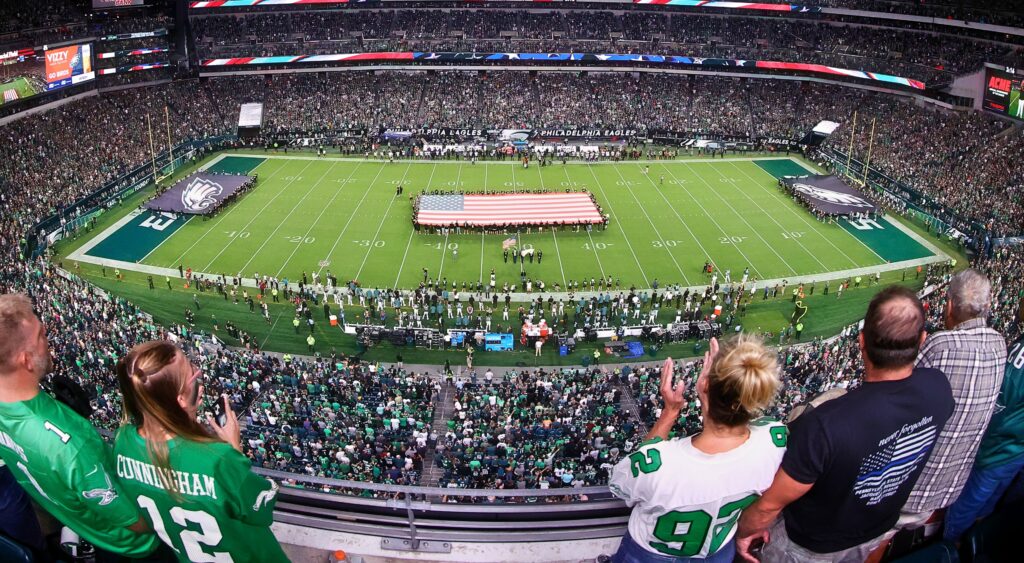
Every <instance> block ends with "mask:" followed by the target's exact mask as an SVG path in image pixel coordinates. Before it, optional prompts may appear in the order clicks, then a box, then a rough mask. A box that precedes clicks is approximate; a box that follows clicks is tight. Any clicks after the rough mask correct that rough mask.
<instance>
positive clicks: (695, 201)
mask: <svg viewBox="0 0 1024 563" xmlns="http://www.w3.org/2000/svg"><path fill="white" fill-rule="evenodd" d="M661 167H662V168H664V169H665V171H666V172H668V173H669V175H670V176H672V179H673V180H675V181H676V184H677V185H678V186H679V187H681V188H683V191H684V192H686V195H688V196H690V199H692V200H693V202H694V203H696V204H697V207H700V209H701V211H703V212H704V215H705V216H706V217H707V218H708V219H711V222H712V223H714V224H715V226H716V227H718V232H720V233H722V235H723V236H724V237H726V238H729V237H730V236H731V235H730V234H729V233H727V232H726V231H725V229H723V228H722V225H721V224H720V223H719V222H718V221H716V220H715V217H714V215H712V214H710V213H708V210H707V208H706V207H704V204H703V203H701V202H700V200H699V199H697V198H696V197H694V195H693V193H692V192H690V190H689V188H687V187H686V183H685V182H681V181H679V177H678V176H676V174H675V172H672V169H671V168H669V167H668V166H665V165H664V164H662V165H661ZM704 183H705V184H707V182H704ZM709 187H710V186H709ZM732 245H733V247H734V248H735V249H736V252H738V253H739V255H740V256H742V257H743V259H744V260H746V261H747V265H748V266H750V267H751V268H752V269H753V270H754V273H755V274H757V277H759V278H762V279H763V278H764V275H762V274H761V271H760V270H758V269H757V266H756V265H754V263H753V262H752V261H751V260H750V258H749V257H747V255H746V254H745V253H744V252H743V250H742V249H741V248H740V247H739V245H738V244H735V243H732ZM708 259H709V260H711V263H712V264H714V263H715V261H714V259H712V258H711V255H708ZM715 265H716V267H717V264H715ZM718 269H721V268H718Z"/></svg>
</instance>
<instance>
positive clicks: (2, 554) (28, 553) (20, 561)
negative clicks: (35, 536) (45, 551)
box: [0, 535, 36, 563]
mask: <svg viewBox="0 0 1024 563" xmlns="http://www.w3.org/2000/svg"><path fill="white" fill-rule="evenodd" d="M35 560H36V558H35V556H33V555H32V550H30V549H29V548H27V547H25V546H23V545H21V544H20V543H18V542H16V541H14V540H12V539H11V538H8V537H7V536H4V535H0V561H3V562H4V563H33V562H34V561H35Z"/></svg>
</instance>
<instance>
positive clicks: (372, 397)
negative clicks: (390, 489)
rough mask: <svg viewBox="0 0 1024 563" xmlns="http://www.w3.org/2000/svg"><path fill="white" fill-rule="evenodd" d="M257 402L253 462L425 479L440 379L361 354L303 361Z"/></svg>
mask: <svg viewBox="0 0 1024 563" xmlns="http://www.w3.org/2000/svg"><path fill="white" fill-rule="evenodd" d="M287 365H288V366H289V369H286V370H285V371H284V372H282V373H280V374H278V375H277V376H276V377H275V381H274V388H273V389H272V390H271V392H270V393H268V394H266V395H265V396H264V397H263V398H261V399H260V401H259V402H258V404H255V405H253V409H252V413H251V422H250V424H248V425H247V427H246V429H245V431H244V434H243V442H244V443H245V444H246V447H247V450H248V451H249V452H250V454H251V457H252V458H253V463H254V465H256V466H258V467H265V468H270V469H277V470H281V471H291V472H295V473H301V474H305V475H313V476H319V477H330V478H337V479H345V480H355V481H366V482H376V483H385V484H396V485H415V484H418V483H419V479H420V475H421V473H422V470H423V457H424V456H425V454H426V451H427V447H428V445H430V436H429V433H430V424H431V421H432V419H433V416H434V400H433V399H434V396H435V393H436V391H437V386H438V385H439V384H438V383H437V382H436V381H435V382H432V381H430V379H429V378H427V376H425V375H420V374H414V373H409V372H406V371H405V370H402V369H398V368H397V367H390V368H387V369H384V368H380V367H378V366H377V365H376V364H372V363H370V364H363V363H360V362H358V361H348V362H335V361H333V360H330V359H326V358H319V359H316V360H315V361H308V362H300V361H297V360H291V361H289V362H288V364H287Z"/></svg>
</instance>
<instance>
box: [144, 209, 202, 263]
mask: <svg viewBox="0 0 1024 563" xmlns="http://www.w3.org/2000/svg"><path fill="white" fill-rule="evenodd" d="M195 218H196V216H195V215H189V217H188V219H185V222H184V223H182V224H181V226H180V227H178V228H179V229H184V228H185V225H188V224H189V223H191V222H192V219H195ZM216 226H217V225H214V227H216ZM172 238H173V237H166V238H164V240H162V241H160V244H158V245H156V246H154V247H153V248H152V249H150V251H149V252H147V253H146V255H145V256H143V257H142V258H139V259H138V262H145V261H146V258H149V255H150V254H153V253H154V252H156V249H158V248H160V247H161V246H163V245H164V243H165V242H167V241H169V240H171V239H172ZM171 265H172V266H173V264H171Z"/></svg>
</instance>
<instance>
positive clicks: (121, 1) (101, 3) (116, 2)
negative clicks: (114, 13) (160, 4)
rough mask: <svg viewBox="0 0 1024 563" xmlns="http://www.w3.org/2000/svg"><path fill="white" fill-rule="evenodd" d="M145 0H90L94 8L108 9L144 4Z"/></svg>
mask: <svg viewBox="0 0 1024 563" xmlns="http://www.w3.org/2000/svg"><path fill="white" fill-rule="evenodd" d="M145 5H146V0H92V8H93V9H94V10H109V9H110V8H131V7H132V6H145Z"/></svg>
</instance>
